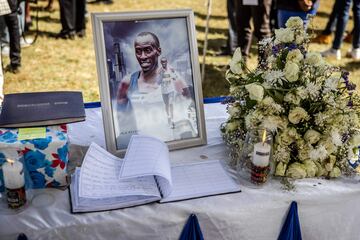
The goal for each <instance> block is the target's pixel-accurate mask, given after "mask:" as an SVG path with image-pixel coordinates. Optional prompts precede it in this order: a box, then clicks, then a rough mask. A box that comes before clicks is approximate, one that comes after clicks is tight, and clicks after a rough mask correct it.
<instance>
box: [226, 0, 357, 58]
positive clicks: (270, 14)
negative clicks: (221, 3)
mask: <svg viewBox="0 0 360 240" xmlns="http://www.w3.org/2000/svg"><path fill="white" fill-rule="evenodd" d="M322 1H325V0H322ZM320 4H321V1H320V0H227V12H228V20H229V31H228V39H227V44H226V46H223V47H222V49H221V53H220V54H222V55H232V53H233V52H234V51H235V49H236V48H237V47H240V48H241V52H242V55H243V58H244V60H245V62H246V59H247V58H248V56H249V53H250V47H251V42H252V36H253V35H254V36H255V37H256V38H257V40H258V41H261V40H262V39H263V38H267V37H270V36H271V35H272V33H273V32H274V29H277V28H283V27H285V23H286V21H287V20H288V19H289V18H290V17H293V16H298V17H300V18H301V19H302V20H303V21H304V27H305V28H307V27H308V25H309V21H310V20H309V15H316V13H317V11H318V8H319V6H320ZM351 6H352V7H351ZM351 8H352V12H353V21H354V28H353V31H352V32H351V33H349V34H347V35H346V34H345V30H346V26H347V24H348V20H349V14H350V9H351ZM333 33H334V38H332V34H333ZM359 35H360V0H336V1H334V5H333V9H332V12H331V14H330V16H329V19H328V23H327V25H326V28H325V29H324V30H323V31H322V32H321V33H320V34H319V35H318V36H317V37H316V38H314V39H313V42H316V43H320V44H330V43H332V46H331V47H330V48H329V49H328V50H326V51H324V52H322V53H321V54H322V55H323V56H324V57H332V58H336V59H338V60H340V59H341V58H342V55H343V54H342V52H341V50H340V49H341V45H342V42H343V41H348V42H351V43H352V48H350V49H348V51H347V52H346V55H345V56H346V57H349V58H352V59H354V60H356V61H358V60H360V36H359ZM258 56H259V60H260V59H262V58H263V53H262V52H261V51H259V50H258Z"/></svg>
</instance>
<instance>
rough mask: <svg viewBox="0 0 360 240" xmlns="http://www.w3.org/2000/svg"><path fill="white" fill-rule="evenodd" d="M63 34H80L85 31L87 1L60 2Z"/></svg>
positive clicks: (62, 0) (61, 0)
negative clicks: (79, 32)
mask: <svg viewBox="0 0 360 240" xmlns="http://www.w3.org/2000/svg"><path fill="white" fill-rule="evenodd" d="M59 3H60V21H61V26H62V32H65V33H67V32H74V31H76V32H78V31H81V30H83V29H85V4H86V0H60V1H59Z"/></svg>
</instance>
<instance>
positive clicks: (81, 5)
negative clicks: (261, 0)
mask: <svg viewBox="0 0 360 240" xmlns="http://www.w3.org/2000/svg"><path fill="white" fill-rule="evenodd" d="M85 5H86V0H76V19H75V30H76V31H77V32H79V31H81V30H84V29H85V24H86V23H85Z"/></svg>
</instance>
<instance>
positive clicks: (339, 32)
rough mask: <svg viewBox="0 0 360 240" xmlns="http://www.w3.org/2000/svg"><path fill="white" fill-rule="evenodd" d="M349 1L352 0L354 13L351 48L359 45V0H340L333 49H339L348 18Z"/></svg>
mask: <svg viewBox="0 0 360 240" xmlns="http://www.w3.org/2000/svg"><path fill="white" fill-rule="evenodd" d="M351 2H353V13H354V30H353V48H354V49H355V48H359V47H360V0H342V1H341V4H340V6H339V15H338V19H337V23H336V31H335V38H334V41H333V46H332V48H333V49H340V47H341V44H342V39H343V35H344V32H345V29H346V24H347V22H348V20H349V11H350V7H351Z"/></svg>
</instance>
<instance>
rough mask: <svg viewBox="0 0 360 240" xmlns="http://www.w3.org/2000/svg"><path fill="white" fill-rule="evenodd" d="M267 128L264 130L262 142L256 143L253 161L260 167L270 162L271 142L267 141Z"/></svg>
mask: <svg viewBox="0 0 360 240" xmlns="http://www.w3.org/2000/svg"><path fill="white" fill-rule="evenodd" d="M265 140H266V130H264V131H263V135H262V142H259V143H255V145H254V152H253V159H252V162H253V164H254V165H255V166H258V167H267V166H268V165H269V162H270V151H271V146H270V144H268V143H266V142H265Z"/></svg>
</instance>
